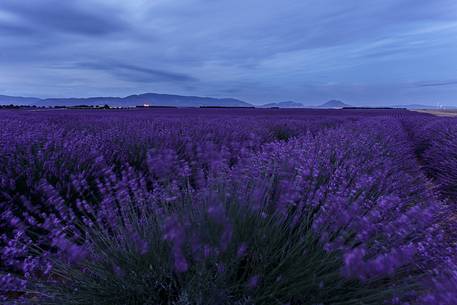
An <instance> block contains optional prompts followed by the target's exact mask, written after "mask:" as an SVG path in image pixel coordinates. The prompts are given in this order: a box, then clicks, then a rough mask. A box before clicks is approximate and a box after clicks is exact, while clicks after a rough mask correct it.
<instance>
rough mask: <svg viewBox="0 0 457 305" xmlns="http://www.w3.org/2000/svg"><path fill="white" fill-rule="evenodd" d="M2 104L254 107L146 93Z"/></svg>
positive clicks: (7, 99)
mask: <svg viewBox="0 0 457 305" xmlns="http://www.w3.org/2000/svg"><path fill="white" fill-rule="evenodd" d="M0 104H4V105H8V104H16V105H36V106H79V105H88V106H97V105H105V104H106V105H109V106H115V107H134V106H140V105H144V104H149V105H151V106H175V107H200V106H222V107H252V106H253V105H251V104H249V103H247V102H244V101H241V100H237V99H233V98H213V97H199V96H182V95H173V94H159V93H144V94H139V95H130V96H127V97H89V98H47V99H39V98H23V97H14V96H0Z"/></svg>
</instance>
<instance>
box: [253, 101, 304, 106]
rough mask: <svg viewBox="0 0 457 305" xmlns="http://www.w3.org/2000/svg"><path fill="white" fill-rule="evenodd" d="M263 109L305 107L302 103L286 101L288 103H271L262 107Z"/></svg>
mask: <svg viewBox="0 0 457 305" xmlns="http://www.w3.org/2000/svg"><path fill="white" fill-rule="evenodd" d="M260 107H262V108H271V107H279V108H303V107H304V105H303V104H302V103H298V102H294V101H286V102H278V103H269V104H265V105H262V106H260Z"/></svg>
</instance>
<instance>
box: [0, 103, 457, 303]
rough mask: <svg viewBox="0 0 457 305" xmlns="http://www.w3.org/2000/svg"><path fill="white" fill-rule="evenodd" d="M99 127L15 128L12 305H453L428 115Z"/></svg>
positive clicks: (38, 116) (7, 229) (217, 119)
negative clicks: (425, 168)
mask: <svg viewBox="0 0 457 305" xmlns="http://www.w3.org/2000/svg"><path fill="white" fill-rule="evenodd" d="M345 111H346V110H345ZM100 113H101V112H96V113H95V112H90V111H89V112H85V111H82V112H78V111H75V112H71V111H68V112H63V113H58V114H57V113H49V112H41V113H40V112H38V113H33V115H32V114H30V113H19V112H17V113H16V112H8V113H7V112H5V113H2V115H3V117H1V120H2V121H3V122H4V123H5V124H4V126H6V127H5V128H4V129H3V130H2V131H0V150H1V154H0V158H1V161H2V162H1V163H0V169H1V172H0V188H1V192H0V207H1V214H0V219H2V222H1V223H0V229H1V230H2V232H3V233H2V235H1V236H0V245H1V246H2V248H1V251H0V255H1V257H2V263H1V265H0V270H3V271H2V272H3V275H0V283H1V284H2V286H1V288H0V295H2V293H3V298H4V299H5V300H6V299H8V301H9V302H19V301H21V302H22V301H23V302H26V303H27V302H29V303H34V302H35V303H36V302H40V304H122V305H124V304H383V303H393V304H399V303H410V304H431V302H433V301H435V302H438V303H439V302H441V303H443V304H452V302H451V301H454V300H455V294H453V293H452V292H449V289H453V287H456V286H455V283H456V281H457V280H456V277H455V274H457V273H456V271H455V270H456V269H455V267H453V266H455V262H456V260H455V254H454V253H455V246H454V241H453V240H452V239H450V238H449V236H450V235H449V234H448V232H449V230H448V227H452V225H453V224H455V223H454V222H453V220H452V219H450V217H447V216H446V215H448V214H449V210H450V207H448V206H447V205H445V204H443V203H442V202H440V201H439V199H438V198H439V196H440V194H439V193H437V192H436V189H435V188H434V187H433V186H432V184H431V183H430V181H429V180H428V179H427V177H426V175H425V174H424V173H423V172H422V171H421V167H420V166H419V163H418V161H417V160H416V158H415V156H416V154H417V153H418V151H417V147H418V146H417V143H418V141H417V140H416V139H417V137H416V136H415V134H414V132H413V131H414V128H411V127H410V126H411V124H412V123H411V122H414V120H415V119H417V120H424V121H425V120H427V121H428V120H431V119H430V118H429V117H427V116H416V115H412V114H410V113H409V112H406V111H398V112H397V111H393V112H389V111H374V112H370V111H367V112H360V111H352V110H351V111H350V110H348V111H347V112H341V111H336V110H335V111H327V112H325V111H298V110H297V112H291V111H289V110H287V111H279V110H250V109H249V110H233V111H232V110H217V111H215V110H192V109H189V110H161V111H157V112H156V111H155V110H154V111H151V112H149V111H132V112H116V111H113V112H103V113H106V114H100ZM342 113H344V114H345V115H341V114H342ZM189 114H192V116H189ZM421 141H422V140H421ZM428 145H429V144H427V145H425V146H426V147H427V148H426V149H430V148H429V146H428ZM420 154H421V156H422V154H423V155H424V156H429V155H430V156H431V155H433V154H432V153H427V152H421V153H420ZM421 156H420V158H419V162H422V157H421ZM427 158H428V157H426V158H425V157H424V160H425V159H427ZM427 160H428V159H427ZM426 174H428V172H426ZM19 297H22V298H19ZM21 299H22V300H21ZM5 302H6V301H5ZM445 302H447V303H445Z"/></svg>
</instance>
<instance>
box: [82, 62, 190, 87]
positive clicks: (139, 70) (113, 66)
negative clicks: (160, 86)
mask: <svg viewBox="0 0 457 305" xmlns="http://www.w3.org/2000/svg"><path fill="white" fill-rule="evenodd" d="M76 66H77V67H80V68H83V69H93V70H101V71H105V72H107V73H110V74H112V75H114V76H117V77H120V78H122V79H126V80H134V81H137V82H145V83H149V82H152V83H154V82H194V81H197V79H196V78H194V77H192V76H190V75H186V74H181V73H173V72H169V71H161V70H155V69H149V68H144V67H138V66H135V65H131V64H123V63H114V62H110V63H79V64H77V65H76Z"/></svg>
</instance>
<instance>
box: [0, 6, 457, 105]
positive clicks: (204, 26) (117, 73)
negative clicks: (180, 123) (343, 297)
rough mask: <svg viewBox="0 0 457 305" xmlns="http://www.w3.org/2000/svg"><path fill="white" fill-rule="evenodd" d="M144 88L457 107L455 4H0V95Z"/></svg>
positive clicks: (256, 98)
mask: <svg viewBox="0 0 457 305" xmlns="http://www.w3.org/2000/svg"><path fill="white" fill-rule="evenodd" d="M143 92H159V93H175V94H185V95H204V96H215V97H236V98H240V99H243V100H246V101H250V102H253V103H264V102H265V103H266V102H272V101H283V100H295V101H300V102H303V103H305V104H316V103H320V102H323V101H326V100H328V99H341V100H344V101H346V102H348V103H352V104H355V105H357V104H359V105H362V104H369V105H380V104H384V105H388V104H398V103H427V104H433V105H436V104H445V105H446V104H447V105H452V104H453V105H457V1H455V0H370V1H367V0H358V1H357V0H344V1H342V0H276V1H274V0H271V1H270V0H226V1H222V0H129V1H121V0H119V1H115V0H71V1H62V0H33V1H32V0H29V1H26V0H20V1H19V0H1V1H0V94H4V95H22V96H38V97H64V96H72V97H87V96H125V95H129V94H135V93H143Z"/></svg>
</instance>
